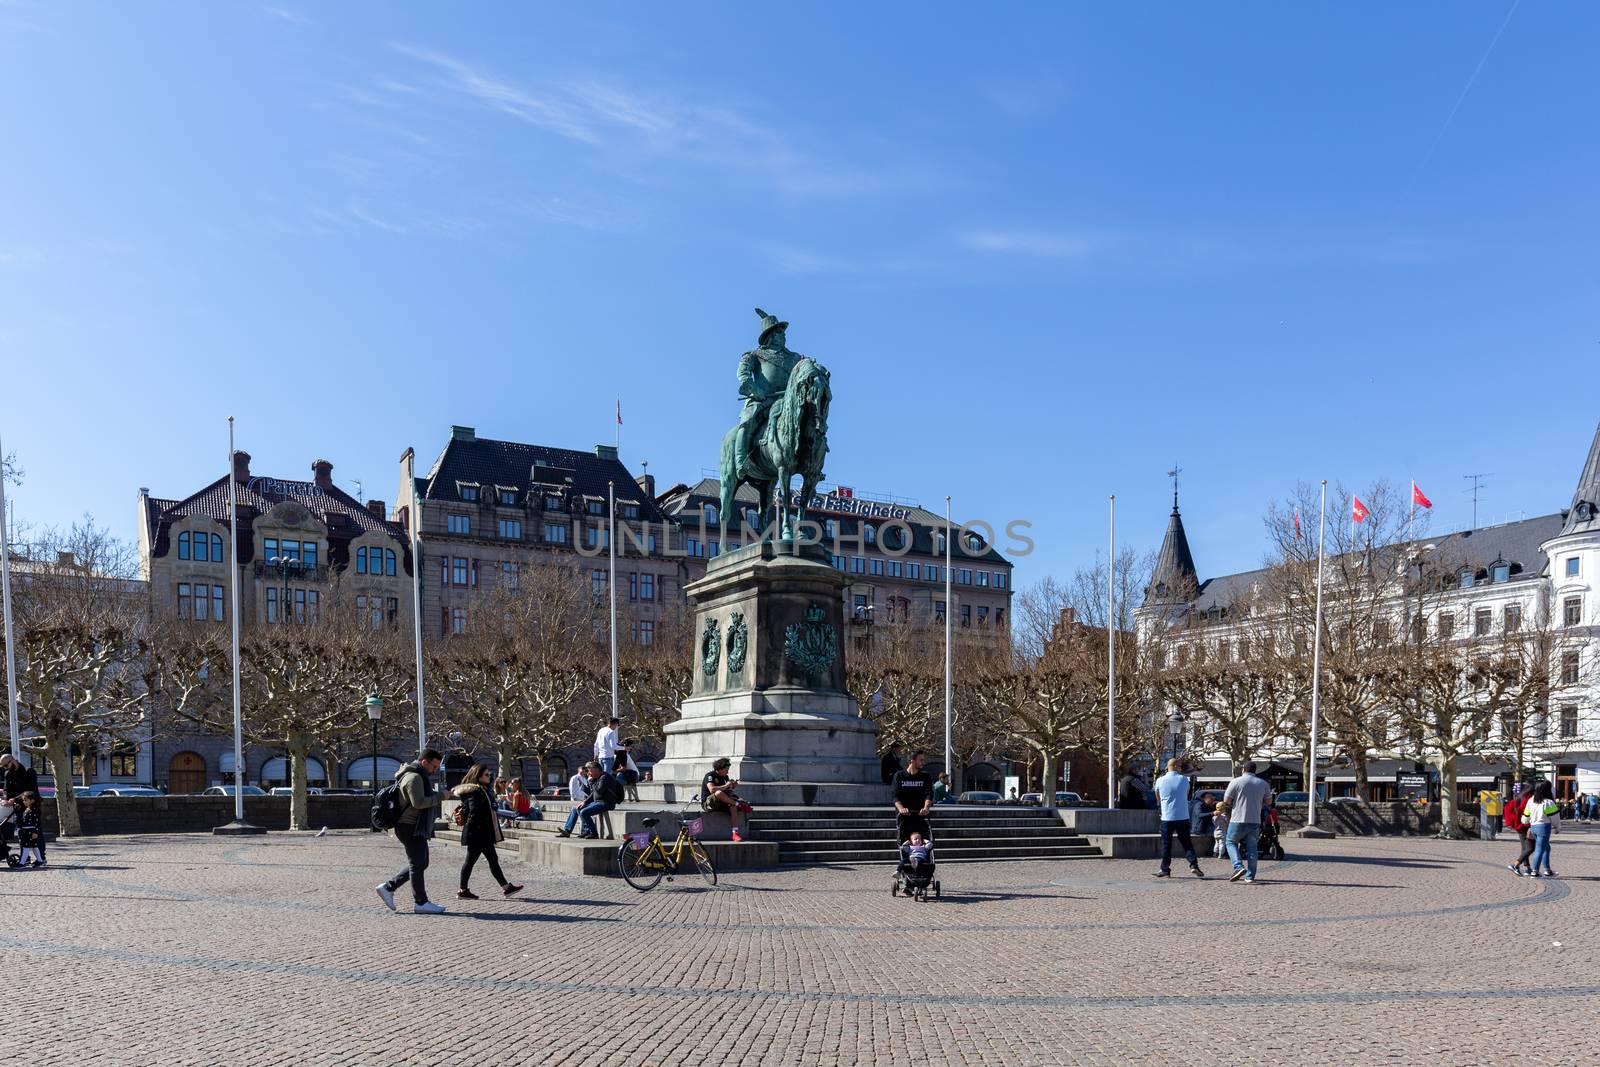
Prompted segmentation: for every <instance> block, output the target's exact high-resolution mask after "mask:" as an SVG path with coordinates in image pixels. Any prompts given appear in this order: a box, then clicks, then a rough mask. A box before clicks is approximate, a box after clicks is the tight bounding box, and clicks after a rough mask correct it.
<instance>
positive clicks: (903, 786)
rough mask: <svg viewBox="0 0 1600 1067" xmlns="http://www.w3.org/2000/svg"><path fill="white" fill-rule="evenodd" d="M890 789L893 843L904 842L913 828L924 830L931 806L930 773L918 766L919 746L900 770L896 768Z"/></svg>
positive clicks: (925, 832)
mask: <svg viewBox="0 0 1600 1067" xmlns="http://www.w3.org/2000/svg"><path fill="white" fill-rule="evenodd" d="M890 788H891V789H892V790H893V792H894V811H895V833H896V838H895V844H897V845H899V844H904V843H905V840H906V838H908V837H910V836H911V831H913V830H915V831H917V832H918V833H920V834H921V835H922V836H923V837H926V838H932V836H933V835H932V834H930V833H929V832H928V809H929V808H930V807H932V806H933V775H931V774H929V773H928V772H927V771H925V770H923V769H922V750H921V749H918V750H917V751H915V752H913V753H911V758H910V759H909V760H907V761H906V768H905V770H903V771H896V772H895V773H894V778H893V780H892V781H891V782H890Z"/></svg>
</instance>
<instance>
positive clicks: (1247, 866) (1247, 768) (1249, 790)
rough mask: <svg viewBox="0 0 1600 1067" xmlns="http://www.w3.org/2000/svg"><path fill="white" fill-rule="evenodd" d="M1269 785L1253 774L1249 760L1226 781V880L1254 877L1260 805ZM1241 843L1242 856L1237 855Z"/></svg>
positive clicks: (1251, 761)
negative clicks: (1229, 870)
mask: <svg viewBox="0 0 1600 1067" xmlns="http://www.w3.org/2000/svg"><path fill="white" fill-rule="evenodd" d="M1270 792H1272V787H1271V786H1270V785H1268V784H1267V780H1266V779H1265V778H1257V777H1256V762H1255V760H1249V761H1247V762H1246V763H1245V765H1244V773H1243V774H1241V775H1239V777H1237V778H1235V779H1234V780H1233V781H1231V782H1229V783H1228V788H1227V790H1226V791H1225V792H1224V793H1223V794H1222V803H1224V804H1226V805H1227V806H1228V858H1229V859H1231V860H1233V876H1232V877H1230V878H1229V879H1228V881H1230V882H1237V881H1238V880H1239V879H1241V878H1243V879H1244V880H1245V882H1246V883H1252V882H1254V881H1255V880H1256V857H1257V853H1258V851H1259V848H1260V843H1261V806H1262V804H1263V803H1264V802H1265V801H1266V799H1267V794H1268V793H1270ZM1241 846H1243V851H1244V857H1243V858H1241V857H1240V855H1239V852H1240V847H1241Z"/></svg>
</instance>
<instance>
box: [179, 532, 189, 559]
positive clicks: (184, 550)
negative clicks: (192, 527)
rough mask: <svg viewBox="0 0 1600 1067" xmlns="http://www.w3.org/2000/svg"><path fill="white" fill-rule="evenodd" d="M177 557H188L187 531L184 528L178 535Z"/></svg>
mask: <svg viewBox="0 0 1600 1067" xmlns="http://www.w3.org/2000/svg"><path fill="white" fill-rule="evenodd" d="M178 558H179V559H188V558H189V531H188V530H185V531H183V532H182V533H181V534H179V535H178Z"/></svg>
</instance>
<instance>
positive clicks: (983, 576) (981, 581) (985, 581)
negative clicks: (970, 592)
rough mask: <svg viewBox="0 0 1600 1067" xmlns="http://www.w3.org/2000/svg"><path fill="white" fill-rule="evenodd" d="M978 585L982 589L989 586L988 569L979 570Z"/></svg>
mask: <svg viewBox="0 0 1600 1067" xmlns="http://www.w3.org/2000/svg"><path fill="white" fill-rule="evenodd" d="M978 586H979V588H981V589H987V588H989V572H988V571H979V572H978Z"/></svg>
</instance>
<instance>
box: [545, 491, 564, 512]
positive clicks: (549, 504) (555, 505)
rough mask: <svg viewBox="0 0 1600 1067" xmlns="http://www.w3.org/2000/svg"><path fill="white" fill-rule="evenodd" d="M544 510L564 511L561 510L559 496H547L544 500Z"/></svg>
mask: <svg viewBox="0 0 1600 1067" xmlns="http://www.w3.org/2000/svg"><path fill="white" fill-rule="evenodd" d="M544 509H545V510H546V511H560V510H562V508H561V498H560V497H558V496H554V495H551V494H546V495H545V498H544Z"/></svg>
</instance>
